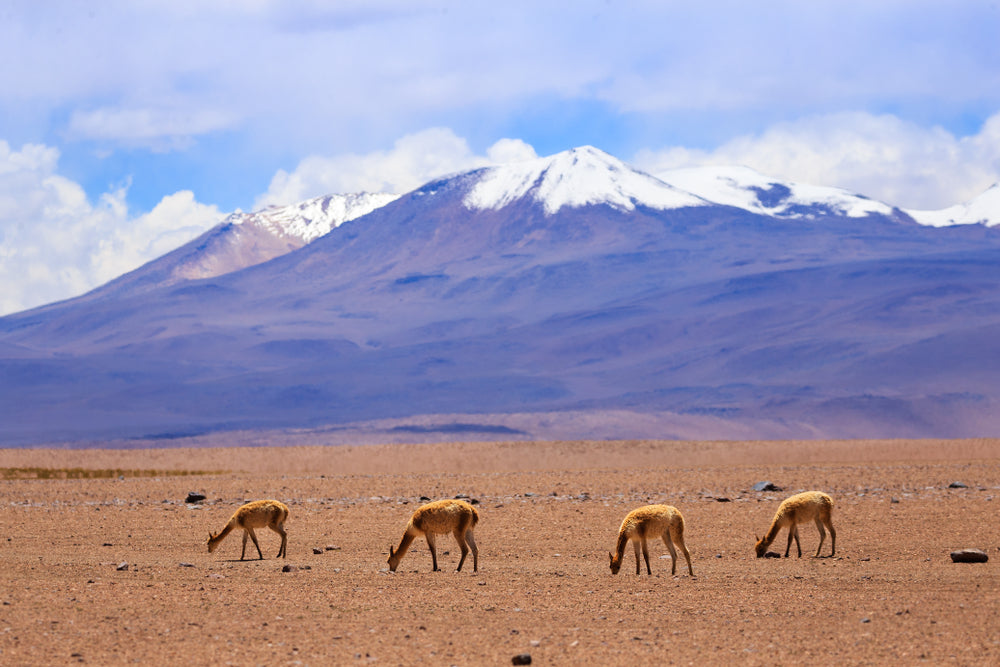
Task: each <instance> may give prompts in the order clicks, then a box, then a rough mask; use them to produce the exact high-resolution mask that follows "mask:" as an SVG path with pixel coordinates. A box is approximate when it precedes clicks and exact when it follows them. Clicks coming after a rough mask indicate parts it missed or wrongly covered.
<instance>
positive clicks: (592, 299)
mask: <svg viewBox="0 0 1000 667" xmlns="http://www.w3.org/2000/svg"><path fill="white" fill-rule="evenodd" d="M562 157H563V158H566V157H567V156H562ZM578 157H581V160H578V161H577V164H576V165H575V166H578V167H581V168H583V169H584V170H585V172H584V173H583V175H582V176H580V178H579V179H577V178H576V177H577V176H578V175H577V174H575V173H567V172H565V171H564V169H569V170H570V171H571V172H572V170H573V168H574V165H573V163H572V160H562V161H560V160H556V161H555V162H559V164H560V168H559V169H556V170H555V171H551V170H550V171H548V172H547V174H548V176H549V177H552V178H553V179H555V181H554V185H553V186H552V187H542V186H544V185H545V183H546V181H545V173H546V171H545V169H538V166H539V165H534V166H531V165H528V168H524V166H522V167H520V168H517V169H516V170H515V171H514V172H513V173H521V174H528V175H529V177H527V178H520V179H519V180H518V179H512V180H511V181H509V182H514V183H517V184H518V189H517V190H516V191H517V192H518V193H519V196H518V197H506V196H503V195H502V196H501V197H500V198H499V199H498V201H502V202H503V206H500V207H496V208H495V207H490V206H484V207H478V206H472V207H470V206H469V205H468V202H469V194H470V192H474V191H475V188H476V187H477V185H479V184H481V183H483V182H484V179H487V178H489V177H490V174H493V175H494V176H495V175H496V174H497V172H496V171H493V172H491V171H489V170H484V169H479V170H473V171H470V172H464V173H462V174H457V175H453V176H450V177H446V178H442V179H436V180H434V181H432V182H430V183H427V184H425V185H423V186H421V187H420V188H418V189H416V190H414V191H412V192H410V193H407V194H405V195H403V196H400V197H398V198H395V199H393V200H392V201H390V202H388V203H386V204H385V205H383V206H380V207H378V208H376V209H374V210H372V211H371V212H370V213H368V214H366V215H364V216H361V217H358V218H355V219H353V220H350V221H347V222H344V223H343V224H341V225H339V226H337V227H336V228H333V229H332V230H331V232H329V233H327V234H325V235H322V236H319V237H318V238H316V239H315V240H313V241H312V242H310V243H308V244H305V245H303V246H301V247H299V248H297V249H295V250H292V251H290V252H286V253H283V254H280V255H278V256H276V257H273V258H271V259H269V260H268V261H265V262H262V263H258V264H255V265H254V266H249V267H243V268H240V269H239V270H237V271H232V272H227V273H220V274H217V275H213V276H211V277H204V278H197V279H185V280H181V281H176V282H166V281H159V282H158V280H159V279H158V278H157V277H156V276H155V275H153V273H146V274H144V273H143V271H142V270H140V271H138V272H134V274H132V276H131V280H133V281H134V282H135V283H136V284H139V282H141V281H142V280H143V278H144V276H145V277H146V278H148V280H147V281H146V282H144V283H141V289H136V284H133V285H131V286H130V285H128V284H125V283H120V284H119V288H118V289H103V290H97V291H95V292H92V293H90V294H89V295H86V296H85V297H81V298H78V299H75V300H70V301H67V302H63V303H60V304H53V305H50V306H48V307H44V308H42V309H36V310H34V311H27V312H25V313H20V314H15V315H12V316H7V317H4V318H0V400H3V401H4V402H5V404H6V405H8V406H9V407H10V411H9V412H10V414H12V415H13V417H12V418H11V419H10V420H8V421H7V422H6V423H4V424H0V439H3V441H4V442H7V443H32V442H40V441H45V440H50V441H51V440H53V439H60V438H62V439H87V438H91V439H93V438H122V437H125V438H129V437H139V438H141V437H147V436H150V435H160V436H164V434H174V435H178V434H197V433H210V432H216V431H220V430H239V429H318V430H320V431H322V430H323V429H327V430H337V429H347V428H348V427H349V425H357V424H368V425H369V426H368V427H366V428H369V429H373V430H370V431H369V435H368V436H366V437H368V438H369V439H370V440H378V439H380V438H393V439H394V438H397V437H398V436H399V433H400V432H401V431H392V430H391V429H396V428H404V429H405V428H407V425H410V426H411V427H412V429H411V430H410V431H405V432H407V433H412V434H414V437H417V436H419V437H421V438H425V437H435V436H440V437H441V438H443V439H454V438H461V437H468V435H469V433H472V432H475V433H476V434H481V435H482V436H483V437H488V438H494V437H518V438H537V437H545V438H556V439H558V438H559V437H562V436H571V435H572V436H573V437H578V436H579V435H580V428H579V427H574V426H573V425H572V423H573V421H574V420H573V419H569V418H567V417H566V415H571V414H572V415H580V414H588V415H591V416H592V419H591V420H589V421H588V422H587V423H590V424H592V432H594V433H602V434H605V436H606V437H624V438H642V437H658V436H662V435H663V434H664V433H673V434H677V435H678V436H690V435H697V434H700V435H701V436H702V437H706V438H711V437H733V436H734V434H743V436H742V437H748V438H753V437H757V436H760V437H763V436H767V437H778V436H780V437H790V438H796V437H810V438H813V437H932V436H933V437H944V436H948V437H974V436H982V435H990V434H994V433H996V432H997V431H1000V418H997V417H994V416H993V415H994V414H1000V412H998V411H996V410H995V407H996V406H997V403H998V401H1000V381H998V380H996V379H994V378H1000V373H996V372H995V371H996V370H1000V369H996V368H994V365H995V364H994V362H993V361H992V360H993V359H1000V355H998V354H996V345H997V344H996V343H995V341H997V340H1000V338H998V336H997V334H1000V272H997V271H996V270H995V268H996V266H997V265H998V263H1000V230H997V229H994V228H990V227H985V226H982V225H967V226H951V227H943V228H936V227H927V226H921V225H918V224H915V223H914V222H913V221H912V220H909V219H907V218H906V217H905V216H900V215H898V213H897V212H896V210H895V209H891V208H890V209H888V212H884V213H883V212H879V210H876V211H869V212H866V213H865V214H864V215H860V216H858V215H855V216H852V215H847V214H845V213H844V212H843V211H842V210H841V209H838V208H837V207H831V206H829V205H824V206H817V207H815V208H814V209H811V210H800V209H799V210H795V211H790V210H789V209H787V208H786V209H782V212H784V213H787V215H771V214H768V213H766V212H750V211H748V210H745V209H743V208H740V207H736V206H731V205H720V204H713V203H702V204H699V205H695V206H679V207H666V208H661V207H657V206H650V205H647V203H648V202H646V200H645V199H644V198H643V197H642V196H640V195H642V194H643V193H644V192H645V190H643V189H641V188H639V189H636V188H629V187H622V188H618V187H617V185H618V184H621V183H622V182H624V181H623V180H622V178H620V176H621V175H620V174H619V173H617V172H616V170H620V169H621V168H622V167H620V166H619V164H620V163H615V162H609V161H607V160H606V159H605V158H603V157H602V156H601V155H597V154H595V153H592V152H590V149H588V150H587V151H586V152H585V153H584V154H583V155H578ZM583 158H586V159H585V160H584V159H583ZM590 158H594V159H593V160H591V159H590ZM563 162H565V164H566V165H568V166H565V167H563V166H562V165H563ZM602 163H603V164H605V165H606V166H607V169H608V173H605V174H603V175H598V176H597V177H596V181H595V174H593V173H589V172H587V171H586V170H590V169H592V168H594V165H595V164H597V165H600V164H602ZM550 167H551V165H550ZM517 170H519V171H517ZM608 174H611V175H610V176H609V175H608ZM636 174H638V175H637V176H634V178H635V179H637V180H636V181H635V182H638V183H644V184H648V183H649V182H650V181H648V180H647V179H652V178H653V177H651V176H649V175H648V174H642V172H636ZM501 175H502V174H501ZM502 176H503V175H502ZM557 176H558V178H557ZM504 178H506V177H504ZM602 178H603V179H604V181H605V183H606V185H607V184H610V187H604V188H602V189H598V190H597V191H596V192H597V194H598V195H600V196H596V197H594V196H591V195H594V192H593V191H592V192H590V193H588V192H586V191H584V192H583V193H582V198H581V199H575V197H577V194H579V192H580V191H579V190H578V189H577V188H576V185H575V184H576V183H577V182H586V183H593V182H600V181H601V179H602ZM626 178H633V175H631V174H629V175H628V176H627V177H626ZM608 179H610V181H609V180H608ZM653 185H656V187H658V188H659V187H660V186H658V185H657V184H656V183H653ZM556 186H566V188H567V189H566V191H565V192H566V193H568V194H564V193H562V192H560V191H559V189H558V187H556ZM643 187H644V186H643ZM762 189H763V190H764V192H765V193H766V192H768V190H767V188H762ZM509 191H510V190H507V189H504V188H501V189H500V192H501V193H506V192H509ZM664 191H665V192H672V190H664ZM789 191H790V194H788V195H787V196H781V197H777V196H776V197H774V198H773V199H769V198H768V196H767V195H766V194H765V200H766V201H765V202H764V203H767V202H777V203H778V205H784V204H782V203H781V202H785V203H787V202H788V200H789V197H792V196H794V194H795V193H794V190H792V189H791V188H789ZM493 192H494V193H495V192H496V191H493ZM538 193H543V196H542V197H541V198H540V199H539V197H538V196H537V194H538ZM552 193H555V194H553V195H552V196H553V199H552V200H551V201H557V202H563V205H561V206H558V207H552V206H549V205H548V204H550V203H551V201H550V200H548V198H547V197H546V196H545V195H547V194H552ZM758 194H759V193H758ZM779 194H782V195H785V193H783V192H782V193H779ZM605 195H607V196H605ZM657 196H659V195H654V202H656V201H660V200H657V199H656V197H657ZM754 196H757V195H754ZM757 200H758V201H761V200H760V198H759V197H758V199H757ZM485 201H494V200H490V199H485ZM567 201H573V202H580V203H579V205H568V204H566V203H565V202H567ZM700 201H704V200H700ZM762 205H763V204H762ZM796 205H797V203H796ZM765 208H767V207H765ZM770 208H775V206H771V207H770ZM164 266H166V265H164ZM164 266H161V267H160V268H161V269H162V268H164ZM109 285H110V284H109ZM105 287H108V286H105ZM625 414H631V415H633V418H632V419H629V418H627V417H623V415H625ZM525 415H535V416H536V418H532V419H526V418H525ZM601 415H604V416H605V418H606V419H607V420H608V421H607V422H606V423H605V426H603V427H600V426H598V425H597V423H598V422H600V419H601ZM449 420H450V421H449ZM390 424H391V426H390ZM526 424H531V425H532V426H531V427H530V428H528V427H527V426H526ZM545 424H549V426H545ZM378 425H381V426H378ZM470 425H471V426H470ZM379 429H382V430H379ZM413 429H416V430H413ZM477 429H478V430H477Z"/></svg>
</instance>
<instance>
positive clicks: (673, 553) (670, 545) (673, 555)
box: [663, 532, 677, 576]
mask: <svg viewBox="0 0 1000 667" xmlns="http://www.w3.org/2000/svg"><path fill="white" fill-rule="evenodd" d="M663 543H664V544H666V545H667V551H669V552H670V576H674V575H675V574H677V550H676V549H674V542H673V540H672V539H670V536H669V535H668V534H667V533H666V532H664V533H663Z"/></svg>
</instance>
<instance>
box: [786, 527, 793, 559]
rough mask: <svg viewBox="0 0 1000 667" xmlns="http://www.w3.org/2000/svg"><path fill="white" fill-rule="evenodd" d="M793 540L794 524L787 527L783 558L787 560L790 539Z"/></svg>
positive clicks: (790, 546) (790, 545) (790, 547)
mask: <svg viewBox="0 0 1000 667" xmlns="http://www.w3.org/2000/svg"><path fill="white" fill-rule="evenodd" d="M794 538H795V524H792V525H791V526H789V527H788V545H787V546H785V558H788V552H789V551H791V550H792V539H794Z"/></svg>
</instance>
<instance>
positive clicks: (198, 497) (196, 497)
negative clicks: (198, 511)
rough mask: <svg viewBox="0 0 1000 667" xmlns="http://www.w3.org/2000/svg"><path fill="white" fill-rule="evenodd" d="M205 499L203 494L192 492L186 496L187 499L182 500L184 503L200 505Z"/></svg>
mask: <svg viewBox="0 0 1000 667" xmlns="http://www.w3.org/2000/svg"><path fill="white" fill-rule="evenodd" d="M204 499H205V494H203V493H195V492H194V491H192V492H190V493H188V494H187V498H185V499H184V502H186V503H189V504H190V503H200V502H201V501H203V500H204Z"/></svg>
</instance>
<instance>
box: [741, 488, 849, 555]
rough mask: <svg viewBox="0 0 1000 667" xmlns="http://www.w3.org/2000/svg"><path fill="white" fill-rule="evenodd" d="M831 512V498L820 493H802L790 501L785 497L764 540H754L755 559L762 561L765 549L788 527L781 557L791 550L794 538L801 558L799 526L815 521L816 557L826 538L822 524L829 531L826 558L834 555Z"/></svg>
mask: <svg viewBox="0 0 1000 667" xmlns="http://www.w3.org/2000/svg"><path fill="white" fill-rule="evenodd" d="M832 512H833V498H831V497H830V496H828V495H826V494H825V493H822V492H821V491H805V492H804V493H799V494H796V495H794V496H792V497H791V498H786V499H785V500H784V502H782V503H781V505H780V506H778V512H777V513H776V514H775V515H774V521H772V522H771V527H770V528H769V529H768V531H767V534H766V535H764V537H761V538H757V546H756V547H754V548H755V549H756V551H757V558H762V557H763V556H764V554H766V553H767V548H768V547H769V546H771V542H773V541H774V538H776V537H777V536H778V532H779V531H780V530H781V529H782V528H788V545H787V546H786V547H785V558H788V552H789V551H790V550H791V548H792V538H795V546H796V548H797V549H798V550H799V558H802V545H801V544H799V528H798V525H799V524H800V523H805V522H807V521H815V522H816V528H818V529H819V546H818V547H816V557H817V558H819V552H820V549H822V548H823V540H825V539H826V530H824V529H823V526H824V525H825V526H826V527H827V528H829V529H830V557H831V558H832V557H833V555H834V554H835V553H836V552H837V531H836V530H834V529H833V522H832V521H830V514H831V513H832Z"/></svg>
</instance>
